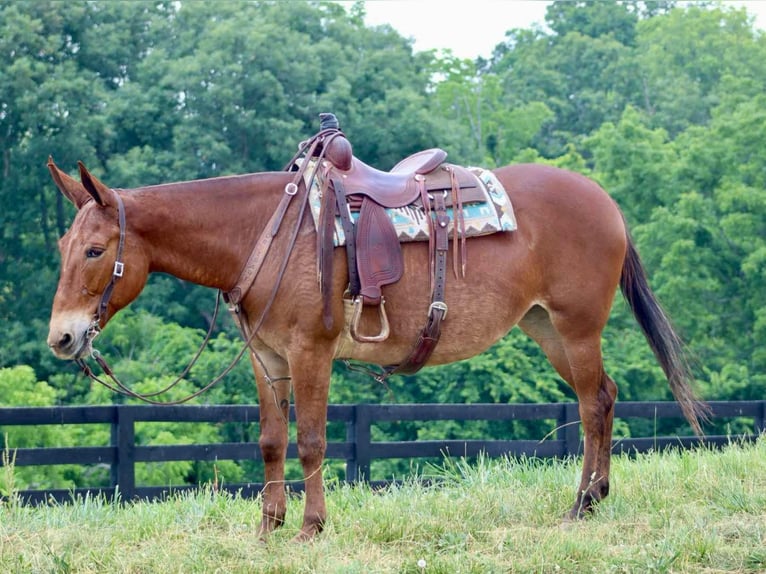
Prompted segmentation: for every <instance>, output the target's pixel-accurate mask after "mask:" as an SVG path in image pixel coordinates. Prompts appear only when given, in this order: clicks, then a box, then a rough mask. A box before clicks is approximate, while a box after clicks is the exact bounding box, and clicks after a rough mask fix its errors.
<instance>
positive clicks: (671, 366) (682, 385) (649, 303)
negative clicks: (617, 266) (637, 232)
mask: <svg viewBox="0 0 766 574" xmlns="http://www.w3.org/2000/svg"><path fill="white" fill-rule="evenodd" d="M620 288H621V289H622V294H623V295H624V296H625V300H626V301H627V302H628V305H629V306H630V309H631V310H632V311H633V315H634V316H635V318H636V320H637V321H638V324H639V325H640V326H641V330H642V331H643V332H644V335H645V336H646V339H647V341H648V342H649V346H650V347H651V348H652V351H654V356H655V357H657V360H658V361H659V363H660V365H661V366H662V370H663V371H664V372H665V376H666V377H667V379H668V382H669V383H670V390H671V391H672V392H673V396H674V397H675V399H676V400H677V401H678V403H679V405H680V406H681V411H682V412H683V414H684V416H685V417H686V420H688V421H689V424H691V426H692V428H693V429H694V432H695V433H697V435H698V436H701V435H702V427H701V425H700V420H703V421H705V420H707V419H708V418H709V416H710V409H709V407H708V406H707V405H706V404H705V403H703V402H701V401H699V400H698V399H697V397H696V395H695V393H694V390H693V388H692V384H693V382H694V378H693V376H692V374H691V369H690V368H689V363H688V362H687V360H686V357H685V353H684V345H683V342H682V341H681V338H680V337H679V336H678V335H677V334H676V332H675V330H674V329H673V326H672V325H671V324H670V320H669V319H668V316H667V315H666V314H665V311H663V309H662V307H661V306H660V304H659V302H658V301H657V298H656V297H655V296H654V293H653V292H652V289H651V287H650V286H649V282H648V281H647V279H646V271H644V266H643V265H642V264H641V258H640V257H639V255H638V252H637V251H636V248H635V245H633V241H632V239H631V238H630V235H628V250H627V253H626V254H625V261H624V262H623V264H622V275H621V276H620Z"/></svg>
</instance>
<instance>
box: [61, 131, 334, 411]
mask: <svg viewBox="0 0 766 574" xmlns="http://www.w3.org/2000/svg"><path fill="white" fill-rule="evenodd" d="M325 135H327V134H326V133H325V132H320V133H319V134H317V135H316V136H314V137H313V138H311V139H310V140H307V141H305V142H302V143H301V145H300V146H299V150H298V152H297V153H296V154H295V156H293V159H292V160H291V161H290V162H289V163H288V164H287V166H286V168H285V170H293V169H295V167H296V166H297V169H295V174H294V177H293V179H292V181H291V182H290V183H288V184H287V185H286V186H285V189H284V194H283V196H282V200H281V201H280V204H279V206H278V207H277V209H276V211H275V212H274V215H273V216H272V218H271V219H270V220H269V222H268V224H267V225H266V227H265V228H264V230H263V231H262V232H261V236H260V237H259V238H258V241H257V242H256V244H255V247H254V249H253V251H252V253H251V255H250V257H249V258H248V260H247V262H246V264H245V266H244V268H243V270H242V272H241V274H240V277H239V279H238V280H237V283H236V285H235V287H234V288H232V289H231V290H230V291H229V292H227V293H223V292H222V291H221V290H220V289H219V290H218V292H217V294H216V302H215V309H214V311H213V317H212V319H211V320H210V324H209V327H208V330H207V333H206V334H205V338H204V339H203V341H202V344H201V345H200V348H199V349H198V350H197V352H196V354H195V355H194V357H193V358H192V359H191V361H190V362H189V364H188V365H187V366H186V368H185V369H184V370H183V372H182V373H181V374H180V375H178V376H177V377H176V378H175V380H173V381H172V382H171V383H170V384H168V385H167V386H166V387H164V388H163V389H160V390H158V391H155V392H152V393H138V392H136V391H134V390H132V389H130V388H129V387H128V386H126V385H125V384H124V383H122V382H121V381H120V380H119V379H118V378H117V376H116V375H115V374H114V371H113V370H112V369H111V367H110V366H109V365H108V364H107V362H106V360H105V359H104V358H103V357H102V356H101V353H99V352H98V350H96V349H94V348H93V340H94V339H95V338H96V337H97V336H98V335H99V333H100V332H101V321H102V319H106V318H107V310H108V307H109V300H110V299H111V297H112V294H113V292H114V288H115V286H116V284H117V282H118V281H119V280H120V279H121V278H122V277H123V275H124V274H125V262H124V260H123V252H124V249H125V234H126V233H125V230H126V227H127V223H126V217H125V205H124V204H123V201H122V198H121V197H120V194H119V193H118V192H117V190H112V191H113V193H114V196H115V198H116V201H117V219H118V224H119V234H120V235H119V241H118V244H117V253H116V255H115V262H114V267H113V268H112V275H111V277H110V279H109V283H108V284H107V286H106V288H105V289H104V292H103V293H102V294H101V299H100V301H99V304H98V307H97V309H96V313H95V315H94V318H93V321H92V322H91V324H90V325H89V327H88V330H87V332H86V341H85V343H84V346H85V348H89V349H90V353H89V354H90V357H91V358H92V359H93V360H94V361H95V362H96V363H98V365H99V367H100V368H101V370H102V371H103V372H104V374H105V375H106V377H107V378H108V379H109V381H106V380H104V379H103V378H101V377H99V376H98V375H96V374H95V373H94V372H93V370H92V369H91V368H90V366H88V364H87V363H86V361H85V359H83V358H78V359H75V363H76V364H77V365H78V366H79V367H80V369H81V370H82V372H83V373H84V374H85V376H87V377H88V378H90V379H92V380H93V381H95V382H97V383H99V384H101V385H103V386H104V387H106V388H107V389H109V390H110V391H113V392H115V393H118V394H122V395H125V396H128V397H132V398H135V399H139V400H141V401H143V402H146V403H149V404H153V405H179V404H183V403H186V402H188V401H190V400H192V399H193V398H195V397H198V396H199V395H201V394H202V393H204V392H205V391H207V390H208V389H210V388H212V387H213V386H214V385H216V384H217V383H218V382H220V381H221V380H222V379H223V378H224V377H225V376H226V375H227V374H229V373H230V372H231V371H232V370H233V369H234V367H235V366H236V365H237V363H239V361H240V360H241V359H242V357H243V355H244V354H245V352H247V350H248V349H249V350H250V352H251V353H252V355H253V357H254V358H255V360H256V361H257V362H258V363H259V365H260V367H261V369H262V371H263V373H264V377H265V379H266V382H267V383H268V384H269V386H270V387H272V389H273V383H275V382H278V381H284V380H290V377H271V376H270V374H269V372H268V369H267V368H266V364H265V363H264V361H263V360H262V359H261V357H260V356H259V354H258V352H257V351H256V349H255V348H254V347H253V345H252V343H253V340H254V339H255V336H256V334H257V333H258V330H259V329H260V327H261V325H262V324H263V322H264V320H265V319H266V315H267V313H268V311H269V309H270V308H271V305H272V303H273V302H274V299H275V298H276V294H277V291H278V289H279V286H280V284H281V281H282V277H283V276H284V272H285V269H286V267H287V263H288V260H289V258H290V254H291V253H292V250H293V247H294V246H295V242H296V239H297V236H298V232H299V229H300V225H301V221H302V220H303V216H304V213H305V209H306V205H307V204H308V189H307V188H306V186H304V189H305V193H304V197H303V198H302V202H301V205H300V211H299V214H298V217H297V219H296V223H295V226H294V228H293V229H292V233H291V235H290V238H289V243H288V248H287V250H286V252H285V256H284V259H283V261H282V265H281V267H280V269H279V272H278V275H277V278H276V281H274V285H273V287H272V290H271V294H270V296H269V299H268V300H267V302H266V304H265V306H264V308H263V310H262V311H261V313H260V316H259V318H258V321H257V322H256V324H255V327H254V328H253V329H249V328H248V326H247V321H246V320H245V313H244V310H243V309H242V307H241V301H242V299H244V296H245V294H246V293H247V292H248V291H249V289H250V287H251V286H252V284H253V282H254V281H255V278H256V276H257V275H258V272H259V271H260V268H261V266H262V264H263V262H264V261H265V258H266V255H267V254H268V251H269V248H270V246H271V242H272V240H273V239H274V237H275V236H276V235H277V232H278V231H279V229H280V226H281V223H282V220H283V218H284V216H285V214H286V213H287V208H288V207H289V204H290V202H291V201H292V199H293V198H294V197H295V196H296V195H297V194H298V191H299V189H300V187H299V183H300V182H301V180H302V179H303V176H304V172H305V170H306V169H307V167H308V166H309V164H310V163H311V162H309V161H303V162H302V163H299V162H298V158H300V157H301V156H305V158H306V159H308V158H311V157H312V155H314V153H315V152H316V150H317V148H318V147H319V145H320V144H321V143H322V140H323V136H325ZM323 152H324V149H322V150H321V151H320V152H319V158H320V159H321V156H322V155H323ZM318 164H319V161H317V162H316V165H317V166H318ZM315 172H316V167H315V169H314V173H313V174H312V177H313V176H314V175H315ZM222 297H223V299H224V300H225V301H226V302H227V303H229V304H230V307H229V311H231V313H232V315H233V317H234V320H235V323H236V324H237V326H238V328H239V330H240V332H241V333H242V337H243V339H244V343H243V345H242V348H241V349H240V351H239V352H238V353H237V355H236V356H235V357H234V359H233V360H232V361H231V362H230V363H229V365H228V366H226V367H225V368H224V369H223V371H222V372H221V373H220V374H219V375H217V376H216V377H215V378H214V379H212V380H211V381H210V382H209V383H207V384H206V385H205V386H204V387H202V388H200V389H198V390H197V391H195V392H193V393H191V394H189V395H187V396H185V397H184V398H182V399H178V400H173V401H159V400H155V399H154V397H157V396H159V395H162V394H164V393H166V392H168V391H169V390H170V389H172V388H173V387H175V386H176V385H177V384H178V383H180V382H181V381H182V380H183V378H184V377H185V376H186V375H187V374H188V373H189V371H190V370H191V368H192V367H193V366H194V364H195V363H196V362H197V360H198V359H199V357H200V355H201V354H202V351H203V350H204V349H205V347H206V346H207V344H208V342H209V340H210V338H211V336H212V333H213V329H214V327H215V323H216V319H217V317H218V311H219V308H220V301H221V298H222ZM110 381H111V382H110Z"/></svg>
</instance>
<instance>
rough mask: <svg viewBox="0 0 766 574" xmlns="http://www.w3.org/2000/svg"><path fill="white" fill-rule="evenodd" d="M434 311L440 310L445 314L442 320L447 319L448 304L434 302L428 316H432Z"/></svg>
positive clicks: (429, 308)
mask: <svg viewBox="0 0 766 574" xmlns="http://www.w3.org/2000/svg"><path fill="white" fill-rule="evenodd" d="M434 309H439V311H442V312H443V313H444V314H443V315H442V319H446V318H447V304H446V303H445V302H444V301H434V302H433V303H431V305H430V306H429V307H428V316H429V317H430V316H431V311H433V310H434Z"/></svg>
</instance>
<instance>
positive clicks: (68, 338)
mask: <svg viewBox="0 0 766 574" xmlns="http://www.w3.org/2000/svg"><path fill="white" fill-rule="evenodd" d="M71 342H72V335H70V334H69V333H64V334H63V335H62V336H61V339H59V347H60V348H62V349H63V348H64V347H66V346H67V345H69V344H70V343H71Z"/></svg>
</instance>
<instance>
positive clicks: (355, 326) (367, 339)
mask: <svg viewBox="0 0 766 574" xmlns="http://www.w3.org/2000/svg"><path fill="white" fill-rule="evenodd" d="M363 309H364V302H363V301H362V297H361V296H357V297H356V298H355V299H354V314H353V315H352V316H351V328H350V333H351V337H352V338H353V339H354V340H355V341H358V342H359V343H382V342H383V341H385V340H386V339H388V335H389V334H390V333H391V329H390V328H389V325H388V317H387V316H386V299H385V297H381V298H380V305H378V316H379V317H380V333H378V334H377V335H371V336H367V335H362V334H361V333H359V320H360V319H361V318H362V310H363Z"/></svg>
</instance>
